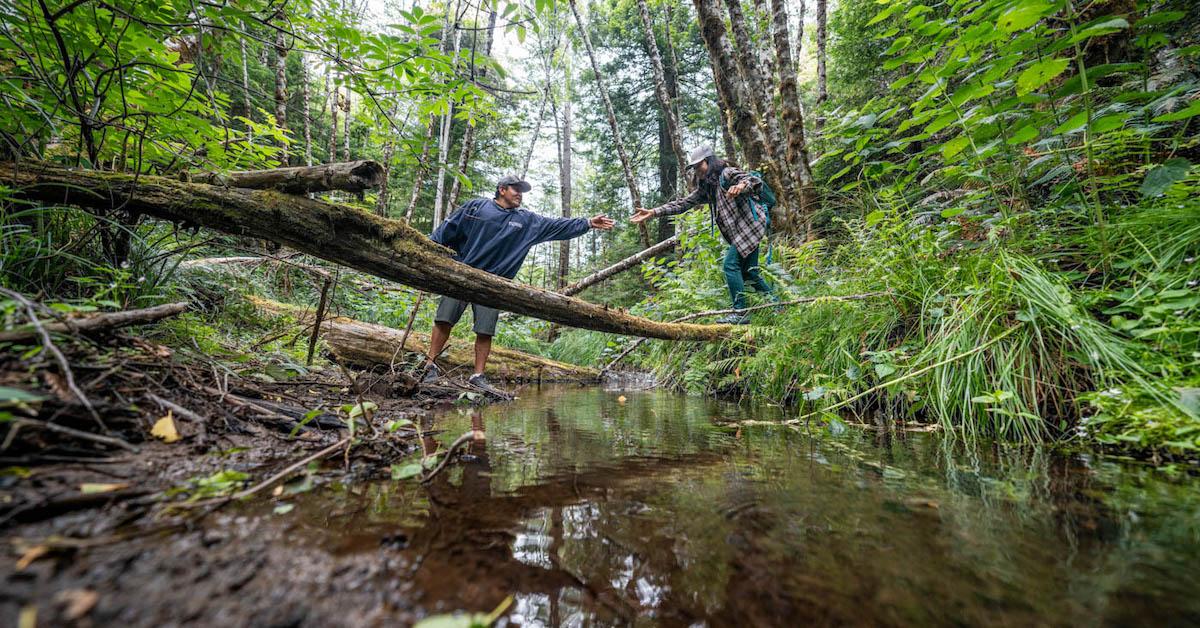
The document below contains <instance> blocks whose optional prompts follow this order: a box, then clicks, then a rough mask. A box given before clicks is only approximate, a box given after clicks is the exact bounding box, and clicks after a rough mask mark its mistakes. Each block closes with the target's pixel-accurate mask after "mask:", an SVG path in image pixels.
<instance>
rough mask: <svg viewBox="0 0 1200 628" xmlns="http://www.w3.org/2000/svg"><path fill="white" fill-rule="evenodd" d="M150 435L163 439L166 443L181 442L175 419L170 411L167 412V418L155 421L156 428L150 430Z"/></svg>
mask: <svg viewBox="0 0 1200 628" xmlns="http://www.w3.org/2000/svg"><path fill="white" fill-rule="evenodd" d="M150 435H151V436H157V437H158V438H161V439H162V441H163V442H164V443H173V442H175V441H177V440H179V431H178V430H176V429H175V419H174V418H173V417H172V416H171V411H170V410H167V416H165V417H163V418H161V419H159V420H158V421H155V423H154V427H152V428H150Z"/></svg>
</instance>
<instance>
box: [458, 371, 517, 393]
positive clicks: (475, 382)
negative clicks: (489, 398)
mask: <svg viewBox="0 0 1200 628" xmlns="http://www.w3.org/2000/svg"><path fill="white" fill-rule="evenodd" d="M467 383H468V384H470V385H472V386H474V387H476V388H478V389H479V390H482V391H483V392H485V393H488V394H489V395H495V396H497V397H501V398H503V399H509V398H511V397H512V395H509V394H508V393H506V392H504V391H503V390H500V389H499V388H496V387H495V386H492V384H491V383H490V382H488V380H487V377H484V375H483V374H482V373H476V374H474V375H472V376H471V377H469V378H467Z"/></svg>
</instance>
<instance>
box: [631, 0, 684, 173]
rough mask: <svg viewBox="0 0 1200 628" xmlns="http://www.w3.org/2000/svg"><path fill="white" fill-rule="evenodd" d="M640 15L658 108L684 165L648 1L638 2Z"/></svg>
mask: <svg viewBox="0 0 1200 628" xmlns="http://www.w3.org/2000/svg"><path fill="white" fill-rule="evenodd" d="M638 13H640V14H641V16H642V28H644V29H646V53H647V54H648V55H649V57H650V69H651V70H652V71H653V73H654V93H655V95H657V96H658V106H659V107H660V108H661V109H662V114H663V115H662V119H663V121H664V122H665V123H666V127H667V136H668V141H669V143H670V147H671V150H672V151H674V152H675V159H676V163H677V164H682V163H685V162H686V153H684V152H683V142H682V141H681V140H680V137H679V120H677V119H676V118H675V109H674V107H673V106H672V102H671V101H672V95H671V94H670V93H669V90H668V88H667V76H666V71H665V70H664V69H663V63H662V57H660V56H659V55H658V41H657V40H656V39H655V37H654V24H653V23H652V22H651V21H650V9H649V7H647V6H646V0H638ZM672 78H674V77H672ZM676 170H678V168H676ZM672 187H674V186H673V185H672Z"/></svg>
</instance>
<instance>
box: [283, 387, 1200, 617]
mask: <svg viewBox="0 0 1200 628" xmlns="http://www.w3.org/2000/svg"><path fill="white" fill-rule="evenodd" d="M521 395H522V399H520V400H518V401H516V402H514V403H511V404H504V405H497V406H492V407H487V408H483V409H482V410H470V409H462V410H458V409H451V410H448V411H446V412H444V413H442V414H440V415H439V416H437V417H436V418H435V419H434V421H433V426H432V427H434V428H436V429H438V430H440V432H439V433H438V434H437V435H436V436H435V437H434V438H436V440H437V441H438V442H440V443H441V446H442V447H443V448H444V447H445V446H446V445H448V444H449V443H450V442H452V441H453V440H454V439H456V438H457V437H458V436H460V435H461V434H463V433H464V432H466V431H469V430H471V429H476V430H480V431H481V432H482V434H483V435H484V438H482V439H479V440H475V441H473V442H472V443H471V445H469V446H468V448H467V449H466V455H465V456H463V459H462V460H461V461H459V462H458V463H456V464H453V465H452V466H450V467H448V468H447V469H446V470H445V471H443V472H442V473H441V474H439V475H438V476H437V477H436V478H435V479H434V481H433V482H432V483H431V484H430V485H428V486H421V485H418V484H417V483H415V482H413V481H411V480H410V481H380V482H373V483H365V484H364V483H359V484H343V485H337V486H333V487H324V488H322V489H319V490H316V491H313V492H311V493H308V494H306V495H303V496H300V497H299V499H298V500H297V501H296V508H295V511H294V512H292V513H291V514H290V515H289V517H294V519H293V521H295V522H297V528H296V532H297V534H300V535H301V536H304V537H307V538H311V539H313V540H315V541H316V542H319V543H321V544H322V545H323V546H325V547H327V548H330V550H331V551H333V552H338V553H342V552H345V553H353V552H371V551H378V548H380V547H381V546H387V547H389V548H392V549H398V550H399V551H400V552H401V555H402V556H403V557H404V560H403V561H402V564H400V565H398V566H397V568H396V569H395V582H396V589H397V591H398V593H399V594H400V595H401V596H402V597H403V598H405V599H406V600H409V601H410V602H411V603H412V604H413V605H415V606H416V607H417V608H419V609H420V611H421V612H422V613H429V614H432V613H444V612H450V611H455V610H460V609H461V610H469V611H475V612H487V611H490V610H491V609H493V608H494V607H496V606H497V605H498V604H500V603H501V602H502V601H503V600H504V599H505V598H507V597H508V596H512V598H513V602H512V604H511V606H509V607H508V610H507V612H506V613H505V615H504V617H503V618H502V619H501V620H500V623H501V625H504V624H508V625H546V626H557V625H601V626H603V625H630V624H633V625H668V626H670V625H680V626H689V625H713V626H718V625H754V626H775V625H804V624H812V623H816V624H858V625H912V624H992V625H996V624H1002V625H1029V624H1039V625H1065V624H1072V625H1077V624H1088V625H1096V624H1122V625H1124V624H1153V625H1184V624H1189V625H1196V624H1197V623H1200V595H1197V593H1200V584H1198V581H1197V578H1196V573H1197V564H1200V563H1198V562H1197V559H1198V558H1200V491H1197V488H1200V483H1198V482H1197V480H1196V479H1194V478H1188V477H1182V478H1172V477H1171V476H1170V475H1169V474H1165V473H1163V472H1162V471H1155V470H1152V469H1149V468H1146V467H1142V466H1137V465H1131V464H1126V463H1121V462H1119V461H1114V460H1111V459H1106V458H1101V457H1098V456H1095V455H1081V454H1075V455H1062V454H1052V453H1049V452H1047V451H1045V450H1042V449H1038V448H1032V447H1017V446H1012V445H1001V444H976V445H974V446H966V445H963V444H962V443H954V442H952V441H951V440H950V439H946V438H945V437H943V436H941V435H938V434H928V433H904V432H899V433H886V432H885V433H875V432H870V431H862V430H857V429H844V430H837V431H838V432H840V433H836V434H835V433H832V432H831V431H830V430H829V429H828V428H820V429H818V428H813V430H812V432H811V433H805V432H803V431H800V432H798V431H795V430H792V429H787V428H783V427H777V426H776V427H771V426H756V427H742V428H738V427H731V426H728V425H721V423H722V422H728V421H731V420H739V419H760V420H763V419H772V418H778V417H779V416H780V410H779V409H777V408H770V407H753V406H747V405H735V404H729V403H722V402H714V401H711V400H705V399H700V398H695V397H685V396H680V395H675V394H670V393H665V392H658V391H650V392H632V391H630V392H621V391H606V390H600V389H580V388H549V389H542V390H532V389H526V390H524V391H522V392H521ZM622 396H623V397H625V399H624V400H622V399H620V397H622ZM427 444H433V445H436V444H435V443H427Z"/></svg>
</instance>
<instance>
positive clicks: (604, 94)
mask: <svg viewBox="0 0 1200 628" xmlns="http://www.w3.org/2000/svg"><path fill="white" fill-rule="evenodd" d="M570 4H571V13H573V14H574V15H575V23H576V24H577V25H579V38H580V39H582V40H583V47H584V48H585V49H586V50H587V54H588V60H589V61H591V64H592V72H594V73H595V74H596V87H597V88H598V91H599V92H600V99H601V100H603V101H604V112H605V114H607V115H608V126H609V129H610V130H612V136H613V143H614V144H616V147H617V156H618V157H620V159H621V168H622V169H623V170H624V172H625V185H626V186H628V187H629V197H630V200H631V201H633V206H634V207H641V206H642V195H641V193H639V192H638V187H637V180H636V179H634V177H633V168H632V167H631V165H630V163H629V154H628V153H627V152H626V151H625V142H624V141H623V140H622V139H621V129H620V127H618V126H617V114H616V112H615V111H614V110H613V105H612V100H611V99H610V98H609V97H608V86H607V85H606V84H605V82H604V74H603V73H601V72H600V64H599V63H598V62H597V61H596V53H595V51H594V50H592V38H591V37H590V36H589V35H588V32H587V27H586V26H584V24H583V18H581V17H579V8H578V7H577V6H575V0H570ZM638 231H639V232H641V235H642V245H643V246H650V229H649V227H647V226H646V223H644V222H640V223H638Z"/></svg>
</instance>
